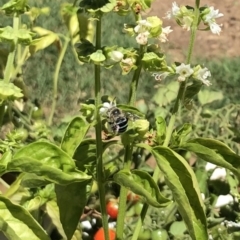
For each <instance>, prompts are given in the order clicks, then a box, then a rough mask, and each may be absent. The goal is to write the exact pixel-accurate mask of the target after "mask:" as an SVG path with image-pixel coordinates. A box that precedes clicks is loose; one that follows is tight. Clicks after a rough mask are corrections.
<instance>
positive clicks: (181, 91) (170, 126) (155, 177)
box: [132, 0, 200, 240]
mask: <svg viewBox="0 0 240 240" xmlns="http://www.w3.org/2000/svg"><path fill="white" fill-rule="evenodd" d="M199 4H200V1H199V0H196V2H195V18H194V22H193V26H192V28H191V37H190V43H189V48H188V54H187V61H186V62H187V64H189V63H190V61H191V57H192V51H193V46H194V41H195V38H196V31H197V27H198V19H199V14H200V11H199ZM186 81H187V80H186ZM186 81H185V82H182V83H181V84H180V87H179V90H178V94H177V99H176V102H175V104H174V108H173V112H172V115H171V118H170V120H169V124H168V127H167V132H166V138H165V140H164V143H163V146H165V147H167V146H168V145H169V143H170V140H171V136H172V132H173V129H174V124H175V121H176V114H177V112H178V109H179V103H180V102H182V100H183V99H184V95H185V91H186ZM159 174H160V169H159V168H155V170H154V173H153V180H154V181H155V182H157V180H158V178H159ZM147 210H148V205H147V204H144V206H143V209H142V212H141V218H139V220H138V222H137V225H136V228H135V231H134V234H133V237H132V240H137V239H138V234H139V232H140V229H141V227H142V224H143V220H144V218H145V216H146V213H147Z"/></svg>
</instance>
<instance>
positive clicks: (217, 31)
mask: <svg viewBox="0 0 240 240" xmlns="http://www.w3.org/2000/svg"><path fill="white" fill-rule="evenodd" d="M209 26H210V29H211V32H212V33H213V34H217V35H219V34H220V32H221V31H222V29H221V26H222V24H221V25H219V24H217V23H215V22H212V23H209Z"/></svg>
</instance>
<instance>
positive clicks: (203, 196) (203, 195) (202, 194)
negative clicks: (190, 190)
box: [201, 193, 205, 201]
mask: <svg viewBox="0 0 240 240" xmlns="http://www.w3.org/2000/svg"><path fill="white" fill-rule="evenodd" d="M201 197H202V200H203V201H204V200H205V194H204V193H201Z"/></svg>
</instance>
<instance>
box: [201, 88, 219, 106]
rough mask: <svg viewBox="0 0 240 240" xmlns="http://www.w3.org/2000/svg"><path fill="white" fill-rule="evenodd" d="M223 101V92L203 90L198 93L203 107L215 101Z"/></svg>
mask: <svg viewBox="0 0 240 240" xmlns="http://www.w3.org/2000/svg"><path fill="white" fill-rule="evenodd" d="M222 99H223V94H222V92H216V91H209V90H203V91H201V92H199V93H198V100H199V102H200V103H201V105H202V106H203V105H205V104H208V103H211V102H213V101H217V100H222Z"/></svg>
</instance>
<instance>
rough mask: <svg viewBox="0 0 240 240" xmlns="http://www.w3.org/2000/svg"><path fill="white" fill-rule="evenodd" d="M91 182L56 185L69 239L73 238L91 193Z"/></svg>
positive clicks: (63, 222)
mask: <svg viewBox="0 0 240 240" xmlns="http://www.w3.org/2000/svg"><path fill="white" fill-rule="evenodd" d="M89 188H90V187H89V182H83V183H73V184H69V185H67V186H60V185H55V192H56V194H57V204H58V207H59V213H60V221H61V223H62V226H63V229H64V232H65V234H66V236H67V239H71V238H72V236H73V234H74V232H75V230H76V228H77V225H78V222H79V219H80V217H81V215H82V213H83V210H84V207H85V205H86V202H87V198H88V194H89V190H90V189H89ZM69 203H71V204H69Z"/></svg>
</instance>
